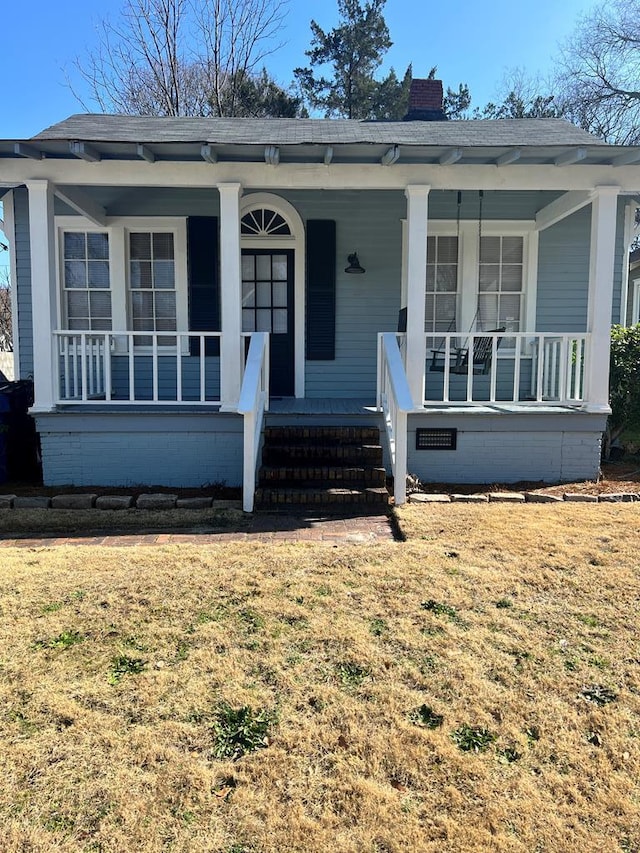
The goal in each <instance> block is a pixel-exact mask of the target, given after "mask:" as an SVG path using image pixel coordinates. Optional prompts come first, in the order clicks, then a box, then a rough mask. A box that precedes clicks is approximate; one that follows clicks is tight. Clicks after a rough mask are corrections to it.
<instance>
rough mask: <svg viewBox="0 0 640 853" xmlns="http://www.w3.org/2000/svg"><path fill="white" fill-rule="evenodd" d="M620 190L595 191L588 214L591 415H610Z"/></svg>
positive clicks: (588, 392) (604, 188)
mask: <svg viewBox="0 0 640 853" xmlns="http://www.w3.org/2000/svg"><path fill="white" fill-rule="evenodd" d="M618 194H619V188H618V187H612V186H602V187H597V188H596V190H595V191H594V193H593V202H592V211H591V251H590V255H589V300H588V308H587V330H588V331H589V332H590V333H591V339H590V348H589V359H588V363H587V375H586V377H585V379H586V393H585V399H586V401H587V405H588V408H589V410H590V411H600V412H605V413H606V412H609V411H610V409H609V355H610V348H611V319H612V318H611V312H612V302H613V274H614V265H615V252H616V220H617V210H618Z"/></svg>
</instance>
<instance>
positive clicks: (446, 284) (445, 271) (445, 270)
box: [436, 265, 458, 293]
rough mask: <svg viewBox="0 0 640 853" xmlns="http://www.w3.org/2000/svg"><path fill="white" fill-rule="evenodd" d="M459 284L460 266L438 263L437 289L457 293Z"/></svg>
mask: <svg viewBox="0 0 640 853" xmlns="http://www.w3.org/2000/svg"><path fill="white" fill-rule="evenodd" d="M457 284H458V267H457V266H453V265H447V266H440V265H438V275H437V284H436V290H438V291H442V290H444V291H447V292H449V293H451V292H453V293H455V292H456V290H457Z"/></svg>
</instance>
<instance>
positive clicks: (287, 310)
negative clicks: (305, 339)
mask: <svg viewBox="0 0 640 853" xmlns="http://www.w3.org/2000/svg"><path fill="white" fill-rule="evenodd" d="M293 318H294V312H293V250H292V249H280V250H278V251H272V250H271V249H243V250H242V331H243V332H269V340H270V346H271V352H270V364H271V371H270V377H269V385H270V393H271V396H272V397H293V396H294V377H295V373H294V324H293Z"/></svg>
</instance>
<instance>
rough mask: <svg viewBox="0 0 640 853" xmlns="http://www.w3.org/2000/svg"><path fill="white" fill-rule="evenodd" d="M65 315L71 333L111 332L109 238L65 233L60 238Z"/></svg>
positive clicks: (102, 233) (98, 234) (101, 234)
mask: <svg viewBox="0 0 640 853" xmlns="http://www.w3.org/2000/svg"><path fill="white" fill-rule="evenodd" d="M62 256H63V260H62V266H63V271H62V280H63V292H64V312H65V314H66V321H67V326H68V328H69V329H72V330H76V329H78V330H89V331H96V332H97V331H109V330H110V329H111V327H112V326H111V323H112V318H111V275H110V262H109V234H108V233H107V232H105V231H64V232H63V235H62Z"/></svg>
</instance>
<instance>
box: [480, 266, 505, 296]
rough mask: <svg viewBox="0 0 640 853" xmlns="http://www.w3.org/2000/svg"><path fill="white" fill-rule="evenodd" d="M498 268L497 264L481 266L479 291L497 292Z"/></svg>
mask: <svg viewBox="0 0 640 853" xmlns="http://www.w3.org/2000/svg"><path fill="white" fill-rule="evenodd" d="M499 280H500V267H499V266H498V265H497V264H482V265H481V267H480V290H498V283H499Z"/></svg>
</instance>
